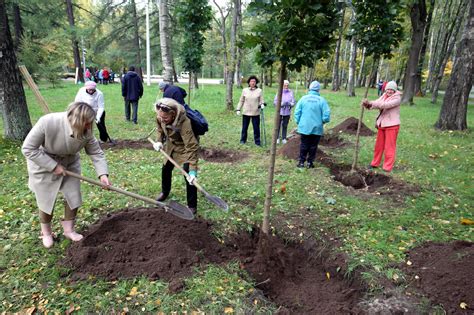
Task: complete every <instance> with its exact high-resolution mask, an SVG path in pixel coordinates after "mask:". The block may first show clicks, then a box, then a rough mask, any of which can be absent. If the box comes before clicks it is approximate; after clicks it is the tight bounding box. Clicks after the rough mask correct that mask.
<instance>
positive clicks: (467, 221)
mask: <svg viewBox="0 0 474 315" xmlns="http://www.w3.org/2000/svg"><path fill="white" fill-rule="evenodd" d="M460 222H461V224H462V225H474V220H471V219H465V218H462V219H461V221H460Z"/></svg>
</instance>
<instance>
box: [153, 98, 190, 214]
mask: <svg viewBox="0 0 474 315" xmlns="http://www.w3.org/2000/svg"><path fill="white" fill-rule="evenodd" d="M154 109H155V112H156V123H157V132H158V134H157V139H158V142H156V143H155V144H154V145H153V148H154V149H155V150H156V151H160V150H164V152H165V153H167V154H168V155H169V156H170V157H171V158H172V159H173V160H175V161H176V163H178V164H180V165H182V167H183V169H184V170H185V171H186V172H188V174H189V177H188V178H186V177H185V179H186V196H187V202H188V207H189V209H190V210H191V212H193V213H194V214H195V213H196V211H197V188H196V187H195V186H194V185H193V181H194V179H195V178H196V176H197V164H198V150H199V143H198V141H197V139H196V136H195V135H194V132H193V130H192V128H191V121H190V120H189V118H188V117H186V111H185V109H184V106H183V105H181V104H179V103H178V102H177V101H175V100H174V99H171V98H166V97H165V98H162V99H160V100H158V101H157V103H156V104H155V108H154ZM163 143H164V145H163ZM173 168H174V165H173V163H171V162H170V161H165V163H164V165H163V168H162V169H161V193H160V195H159V196H158V198H157V199H156V200H158V201H160V202H161V201H164V200H165V199H166V198H168V195H169V194H170V192H171V181H172V174H173Z"/></svg>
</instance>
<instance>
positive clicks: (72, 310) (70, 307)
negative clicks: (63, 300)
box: [66, 303, 75, 314]
mask: <svg viewBox="0 0 474 315" xmlns="http://www.w3.org/2000/svg"><path fill="white" fill-rule="evenodd" d="M74 308H75V306H74V304H72V303H71V305H69V308H68V309H67V310H66V314H71V313H72V312H74Z"/></svg>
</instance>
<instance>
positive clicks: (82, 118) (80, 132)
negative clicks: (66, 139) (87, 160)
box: [67, 102, 95, 139]
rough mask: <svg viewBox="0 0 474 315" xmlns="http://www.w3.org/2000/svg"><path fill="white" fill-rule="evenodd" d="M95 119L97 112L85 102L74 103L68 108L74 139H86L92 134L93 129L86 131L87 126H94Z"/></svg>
mask: <svg viewBox="0 0 474 315" xmlns="http://www.w3.org/2000/svg"><path fill="white" fill-rule="evenodd" d="M94 119H95V111H94V110H93V109H92V107H90V106H89V104H87V103H84V102H73V103H71V104H69V106H68V107H67V120H68V121H69V124H70V125H71V129H72V133H73V135H74V138H77V139H84V138H85V137H86V136H88V135H89V134H90V133H91V129H92V128H91V129H89V130H86V129H85V128H84V127H85V125H86V124H88V123H90V124H92V123H93V122H94Z"/></svg>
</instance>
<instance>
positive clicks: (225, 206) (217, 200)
mask: <svg viewBox="0 0 474 315" xmlns="http://www.w3.org/2000/svg"><path fill="white" fill-rule="evenodd" d="M148 141H150V142H151V143H153V144H155V142H154V141H153V140H152V139H150V138H148ZM160 152H161V153H162V154H163V155H164V156H165V157H166V158H167V159H168V161H170V162H171V163H173V164H174V166H176V167H177V168H178V170H180V171H181V173H183V175H184V176H185V177H186V178H189V174H188V173H187V172H186V171H185V170H184V169H183V168H182V167H181V166H180V165H179V164H178V163H176V161H175V160H173V159H172V158H171V156H169V155H168V154H167V153H166V152H165V151H163V150H160ZM192 185H194V186H196V188H197V189H198V190H199V191H200V192H202V193H203V194H204V196H205V197H206V199H207V200H209V201H210V202H212V203H213V204H215V205H216V206H218V207H219V208H222V209H224V211H228V210H229V205H228V204H227V203H226V202H225V201H224V200H222V199H221V198H219V197H217V196H213V195H211V194H210V193H208V192H207V191H205V190H204V188H202V186H201V185H199V183H198V182H197V179H194V181H193V183H192Z"/></svg>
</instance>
